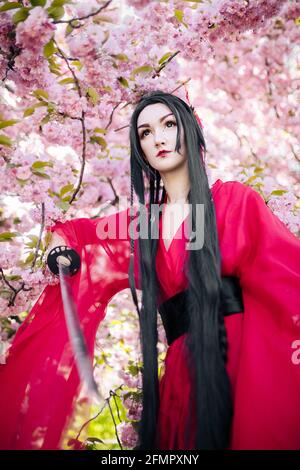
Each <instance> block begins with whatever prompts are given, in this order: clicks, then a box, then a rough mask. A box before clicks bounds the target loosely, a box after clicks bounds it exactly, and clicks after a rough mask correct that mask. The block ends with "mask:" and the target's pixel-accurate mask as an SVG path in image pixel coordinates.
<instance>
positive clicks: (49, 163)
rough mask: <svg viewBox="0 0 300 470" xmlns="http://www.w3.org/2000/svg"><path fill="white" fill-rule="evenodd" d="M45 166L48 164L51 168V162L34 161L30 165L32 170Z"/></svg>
mask: <svg viewBox="0 0 300 470" xmlns="http://www.w3.org/2000/svg"><path fill="white" fill-rule="evenodd" d="M46 166H50V168H53V163H52V162H44V161H36V162H34V163H33V164H32V165H31V168H32V169H33V170H40V169H41V168H45V167H46Z"/></svg>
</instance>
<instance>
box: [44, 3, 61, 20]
mask: <svg viewBox="0 0 300 470" xmlns="http://www.w3.org/2000/svg"><path fill="white" fill-rule="evenodd" d="M47 11H48V14H49V16H51V18H53V19H54V20H55V21H57V20H60V19H61V18H62V17H63V16H64V14H65V9H64V8H63V7H52V6H51V7H49V8H47Z"/></svg>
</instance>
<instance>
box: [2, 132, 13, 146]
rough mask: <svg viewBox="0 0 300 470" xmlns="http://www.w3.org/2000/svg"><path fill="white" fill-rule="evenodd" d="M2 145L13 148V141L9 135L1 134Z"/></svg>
mask: <svg viewBox="0 0 300 470" xmlns="http://www.w3.org/2000/svg"><path fill="white" fill-rule="evenodd" d="M0 145H5V146H6V147H11V146H12V141H11V139H10V138H9V137H7V135H4V134H0Z"/></svg>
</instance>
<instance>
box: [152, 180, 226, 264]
mask: <svg viewBox="0 0 300 470" xmlns="http://www.w3.org/2000/svg"><path fill="white" fill-rule="evenodd" d="M220 183H222V181H221V180H220V179H217V180H216V181H215V182H214V184H213V185H212V187H211V188H210V190H211V192H212V194H214V190H215V189H216V188H217V187H218V186H219V184H220ZM166 200H167V194H166V195H165V200H164V203H165V202H166ZM189 215H190V214H188V215H187V216H186V217H185V218H184V220H183V221H182V223H181V224H180V226H179V227H178V229H177V232H176V233H175V235H174V236H173V238H172V240H171V242H170V245H169V248H168V249H167V248H166V245H165V242H164V239H163V236H162V235H163V232H162V229H163V227H162V225H163V214H162V215H161V217H160V221H159V224H160V234H161V236H160V241H161V246H162V249H163V251H164V253H166V254H167V255H169V254H170V252H171V249H172V247H173V245H174V242H175V240H180V239H179V238H176V237H177V234H178V232H179V230H182V226H183V225H184V224H185V223H186V220H187V218H188V217H189ZM183 234H184V235H185V229H184V228H183ZM185 238H186V237H185Z"/></svg>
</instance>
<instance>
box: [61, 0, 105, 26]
mask: <svg viewBox="0 0 300 470" xmlns="http://www.w3.org/2000/svg"><path fill="white" fill-rule="evenodd" d="M111 2H112V0H108V2H106V3H105V4H104V5H102V7H100V8H98V10H96V11H94V12H93V13H89V14H88V15H85V16H80V17H78V18H72V19H71V20H55V21H53V23H54V24H58V23H68V24H70V25H71V26H72V27H74V26H73V25H72V23H73V22H74V21H82V20H86V19H87V18H91V17H92V16H96V15H98V13H100V12H101V11H102V10H104V8H106V7H107V6H108V5H109V4H110V3H111ZM75 27H76V26H75Z"/></svg>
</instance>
